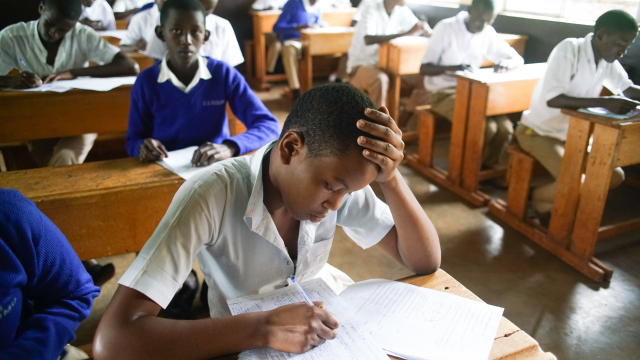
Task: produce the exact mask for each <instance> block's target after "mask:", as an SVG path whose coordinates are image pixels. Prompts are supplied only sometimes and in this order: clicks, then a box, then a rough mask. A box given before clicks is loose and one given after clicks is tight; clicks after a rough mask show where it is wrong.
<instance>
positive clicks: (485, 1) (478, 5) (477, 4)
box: [471, 0, 496, 11]
mask: <svg viewBox="0 0 640 360" xmlns="http://www.w3.org/2000/svg"><path fill="white" fill-rule="evenodd" d="M471 6H472V7H473V8H475V9H483V10H486V11H495V9H496V5H495V4H494V3H493V0H473V1H472V2H471Z"/></svg>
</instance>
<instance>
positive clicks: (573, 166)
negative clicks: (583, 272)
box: [549, 117, 593, 247]
mask: <svg viewBox="0 0 640 360" xmlns="http://www.w3.org/2000/svg"><path fill="white" fill-rule="evenodd" d="M592 130H593V125H592V124H591V123H590V122H588V121H584V120H581V119H579V118H575V117H572V118H571V120H570V121H569V130H568V132H567V142H566V143H565V147H564V156H563V158H562V166H561V167H560V174H559V176H558V179H557V187H556V195H555V199H554V202H553V210H552V211H551V222H550V223H549V236H550V237H551V238H553V239H555V241H557V242H558V244H560V245H561V246H562V247H567V246H568V245H569V239H568V237H569V234H571V230H572V229H573V224H574V221H575V213H576V209H577V207H578V200H579V197H580V186H581V182H582V174H583V172H584V163H585V161H584V159H585V156H586V154H587V146H588V145H589V137H590V136H591V132H592Z"/></svg>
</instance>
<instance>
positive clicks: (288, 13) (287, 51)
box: [273, 0, 322, 89]
mask: <svg viewBox="0 0 640 360" xmlns="http://www.w3.org/2000/svg"><path fill="white" fill-rule="evenodd" d="M320 1H321V0H318V1H317V2H316V3H315V4H314V5H313V6H311V4H310V3H309V0H289V1H287V3H286V4H285V5H284V7H283V8H282V13H281V14H280V17H278V21H276V23H275V24H274V25H273V32H274V33H276V34H279V35H280V41H281V42H282V50H281V51H280V54H281V56H282V65H284V72H285V74H286V75H287V82H288V83H289V88H291V89H300V77H299V69H298V67H299V64H298V62H299V60H300V58H301V57H302V43H301V42H300V40H299V39H300V32H298V31H296V27H297V26H298V25H309V24H317V25H320V21H321V19H322V10H321V7H320Z"/></svg>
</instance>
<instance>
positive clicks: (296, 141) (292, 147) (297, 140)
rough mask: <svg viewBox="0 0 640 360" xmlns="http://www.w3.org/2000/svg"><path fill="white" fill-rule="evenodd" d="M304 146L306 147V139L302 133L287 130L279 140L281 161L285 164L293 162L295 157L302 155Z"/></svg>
mask: <svg viewBox="0 0 640 360" xmlns="http://www.w3.org/2000/svg"><path fill="white" fill-rule="evenodd" d="M302 148H304V141H303V140H302V136H301V135H300V133H298V132H295V131H287V133H286V134H284V136H283V137H282V139H280V141H279V142H278V153H279V158H280V162H282V164H283V165H289V164H291V161H292V160H293V158H294V157H296V156H301V155H302Z"/></svg>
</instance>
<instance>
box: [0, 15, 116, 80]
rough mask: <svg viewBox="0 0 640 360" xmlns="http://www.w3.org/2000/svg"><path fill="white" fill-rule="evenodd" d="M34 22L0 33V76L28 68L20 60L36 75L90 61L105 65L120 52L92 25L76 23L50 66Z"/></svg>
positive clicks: (42, 75) (72, 67)
mask: <svg viewBox="0 0 640 360" xmlns="http://www.w3.org/2000/svg"><path fill="white" fill-rule="evenodd" d="M38 21H39V20H35V21H30V22H28V23H23V22H21V23H17V24H13V25H10V26H8V27H6V28H5V29H4V30H2V31H1V32H0V49H2V51H0V75H5V74H7V73H8V72H9V71H11V70H12V69H14V68H15V69H18V70H20V71H28V70H27V69H26V68H25V67H24V65H22V64H21V63H20V60H19V59H22V60H23V61H24V62H25V63H26V64H27V66H28V67H29V68H30V69H31V71H32V72H33V73H35V74H36V75H38V76H39V77H40V78H44V77H46V76H47V75H51V74H57V73H60V72H64V71H69V70H73V69H79V68H83V67H87V66H89V62H90V61H93V62H96V63H98V64H101V65H102V64H108V63H110V62H111V61H112V60H113V57H114V56H116V54H117V53H118V52H119V51H120V50H119V49H118V48H117V47H115V46H113V45H110V44H109V43H108V42H106V41H105V40H104V39H102V37H100V35H98V33H97V32H95V31H94V30H93V29H92V28H90V27H88V26H85V25H82V24H80V23H76V26H75V27H74V28H73V29H71V31H69V32H68V33H67V34H65V36H64V38H62V42H61V43H60V47H59V48H58V54H57V55H56V59H55V61H54V63H53V66H51V65H49V64H47V54H48V52H47V50H46V49H45V48H44V45H42V41H41V40H40V36H39V35H38Z"/></svg>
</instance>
